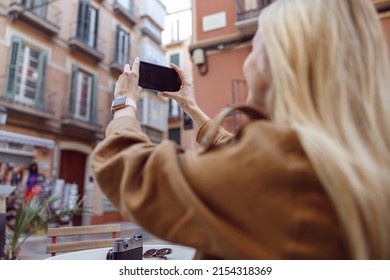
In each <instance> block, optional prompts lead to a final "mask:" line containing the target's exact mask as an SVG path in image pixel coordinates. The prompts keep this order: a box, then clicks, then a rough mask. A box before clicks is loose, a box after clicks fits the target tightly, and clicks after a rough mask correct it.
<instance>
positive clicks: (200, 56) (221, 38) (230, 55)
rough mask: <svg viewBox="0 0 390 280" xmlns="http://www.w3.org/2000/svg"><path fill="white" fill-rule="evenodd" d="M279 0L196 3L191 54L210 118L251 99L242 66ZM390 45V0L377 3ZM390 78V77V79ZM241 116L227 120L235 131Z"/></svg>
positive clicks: (197, 85)
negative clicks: (266, 11) (261, 18)
mask: <svg viewBox="0 0 390 280" xmlns="http://www.w3.org/2000/svg"><path fill="white" fill-rule="evenodd" d="M273 1H275V0H236V1H225V0H215V1H206V0H193V43H192V45H191V46H190V53H191V55H192V60H193V63H194V67H193V68H194V69H193V75H194V84H195V88H196V91H197V101H198V103H199V105H200V106H201V108H202V109H204V110H205V112H206V113H207V114H208V115H209V116H210V117H213V116H215V115H216V114H217V113H218V112H219V111H220V110H221V109H222V108H223V107H225V106H228V105H234V104H240V103H244V102H245V100H246V96H247V88H246V83H245V81H244V74H243V71H242V66H243V63H244V60H245V58H246V57H247V55H248V54H249V52H250V50H251V40H252V38H253V35H254V33H255V32H256V29H257V18H258V15H259V14H260V12H261V10H262V9H263V8H264V7H266V6H267V5H269V4H271V3H272V2H273ZM373 2H374V5H375V6H376V8H377V10H378V15H379V17H380V18H381V21H382V24H383V27H384V29H385V33H386V37H387V40H388V42H389V46H390V1H389V0H377V1H375V0H374V1H373ZM389 78H390V77H389ZM239 123H240V119H239V116H237V115H234V116H231V117H229V118H227V119H226V122H225V123H224V126H225V127H226V128H227V129H228V130H230V131H234V130H235V129H237V127H238V126H239Z"/></svg>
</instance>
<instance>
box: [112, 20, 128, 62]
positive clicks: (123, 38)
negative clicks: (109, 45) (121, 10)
mask: <svg viewBox="0 0 390 280" xmlns="http://www.w3.org/2000/svg"><path fill="white" fill-rule="evenodd" d="M129 38H130V35H129V33H127V32H126V31H124V30H123V29H122V28H121V27H120V26H119V25H118V26H117V33H116V47H115V49H116V52H115V62H116V63H118V64H120V65H125V64H126V63H129V43H130V39H129Z"/></svg>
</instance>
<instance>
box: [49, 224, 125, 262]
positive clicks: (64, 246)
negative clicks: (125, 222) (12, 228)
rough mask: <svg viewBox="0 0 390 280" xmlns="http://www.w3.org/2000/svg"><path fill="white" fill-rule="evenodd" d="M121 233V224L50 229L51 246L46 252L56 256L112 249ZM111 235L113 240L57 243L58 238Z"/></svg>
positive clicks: (91, 239)
mask: <svg viewBox="0 0 390 280" xmlns="http://www.w3.org/2000/svg"><path fill="white" fill-rule="evenodd" d="M120 231H121V225H120V224H104V225H91V226H74V227H56V228H48V230H47V237H51V244H47V247H46V252H47V253H51V255H52V256H55V255H56V253H62V252H71V251H80V250H87V249H95V248H103V247H110V246H112V245H113V243H114V241H115V239H116V237H117V236H116V235H117V233H119V232H120ZM108 233H111V238H106V239H96V238H95V239H93V238H89V236H88V240H77V241H66V242H61V243H57V242H58V241H59V240H58V239H57V238H58V237H65V236H83V235H84V236H85V235H97V234H108Z"/></svg>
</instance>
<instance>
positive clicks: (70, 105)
mask: <svg viewBox="0 0 390 280" xmlns="http://www.w3.org/2000/svg"><path fill="white" fill-rule="evenodd" d="M75 106H76V104H75V100H69V99H63V100H62V110H61V111H62V114H61V121H60V123H61V126H62V127H63V128H67V129H68V130H73V131H78V132H79V133H87V134H88V133H91V132H92V133H94V132H95V133H98V132H101V130H102V125H101V124H100V123H99V121H98V120H97V119H93V118H91V117H89V118H88V119H82V118H81V117H78V116H77V115H76V113H75V110H76V108H75Z"/></svg>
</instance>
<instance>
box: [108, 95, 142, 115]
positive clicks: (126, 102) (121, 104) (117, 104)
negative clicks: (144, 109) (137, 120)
mask: <svg viewBox="0 0 390 280" xmlns="http://www.w3.org/2000/svg"><path fill="white" fill-rule="evenodd" d="M127 106H131V107H133V108H134V109H135V110H136V111H137V104H136V103H135V101H134V100H133V99H130V98H128V97H125V96H122V97H119V98H115V99H114V100H113V101H112V104H111V112H112V113H113V114H114V112H115V111H117V110H119V109H122V108H125V107H127Z"/></svg>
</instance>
